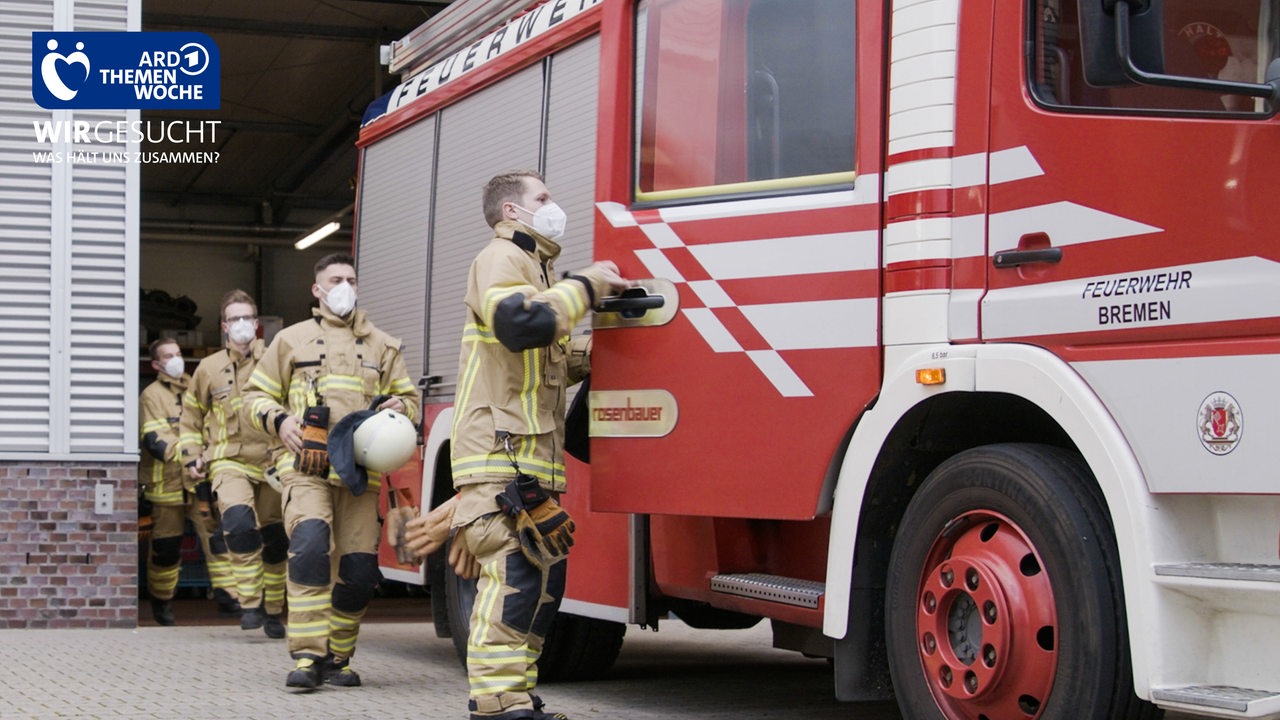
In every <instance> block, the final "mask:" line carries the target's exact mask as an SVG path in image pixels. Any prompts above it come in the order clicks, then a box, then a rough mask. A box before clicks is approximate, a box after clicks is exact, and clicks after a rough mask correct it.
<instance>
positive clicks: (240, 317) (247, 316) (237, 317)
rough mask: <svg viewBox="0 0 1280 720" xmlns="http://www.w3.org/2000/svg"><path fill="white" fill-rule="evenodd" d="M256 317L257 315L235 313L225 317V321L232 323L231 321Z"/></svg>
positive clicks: (255, 318) (254, 318)
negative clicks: (233, 315)
mask: <svg viewBox="0 0 1280 720" xmlns="http://www.w3.org/2000/svg"><path fill="white" fill-rule="evenodd" d="M257 319H258V316H257V315H237V316H236V317H229V318H227V319H226V321H225V322H229V323H233V322H239V321H241V320H257Z"/></svg>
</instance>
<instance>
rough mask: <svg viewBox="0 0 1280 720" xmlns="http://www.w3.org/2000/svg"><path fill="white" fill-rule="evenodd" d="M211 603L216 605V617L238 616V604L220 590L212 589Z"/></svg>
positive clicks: (227, 593) (229, 595)
mask: <svg viewBox="0 0 1280 720" xmlns="http://www.w3.org/2000/svg"><path fill="white" fill-rule="evenodd" d="M213 601H214V602H215V603H217V604H218V617H223V618H231V617H237V616H239V615H240V603H239V601H237V600H236V599H235V598H233V597H231V593H229V592H227V591H226V590H223V589H222V588H214V589H213Z"/></svg>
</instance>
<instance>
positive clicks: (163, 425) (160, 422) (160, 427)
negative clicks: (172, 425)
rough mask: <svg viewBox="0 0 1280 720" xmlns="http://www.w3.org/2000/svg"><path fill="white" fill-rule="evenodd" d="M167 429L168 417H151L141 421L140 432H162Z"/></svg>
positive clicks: (144, 433)
mask: <svg viewBox="0 0 1280 720" xmlns="http://www.w3.org/2000/svg"><path fill="white" fill-rule="evenodd" d="M168 429H169V418H152V419H150V420H147V421H146V422H144V423H142V434H143V435H146V434H147V433H149V432H155V433H158V432H164V431H165V430H168Z"/></svg>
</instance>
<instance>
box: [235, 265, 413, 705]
mask: <svg viewBox="0 0 1280 720" xmlns="http://www.w3.org/2000/svg"><path fill="white" fill-rule="evenodd" d="M311 292H312V294H313V295H314V296H315V297H316V298H317V299H318V300H319V301H320V304H319V307H318V308H316V309H314V310H313V311H312V315H313V317H312V318H311V319H310V320H305V321H303V322H300V323H297V324H294V325H291V326H289V327H287V328H285V329H284V330H282V331H281V332H280V333H279V334H277V335H276V337H275V339H273V340H272V342H271V345H270V346H269V347H268V348H267V351H266V353H265V354H264V355H263V357H262V359H261V360H260V361H259V362H258V366H257V368H256V369H255V370H254V372H253V375H252V376H251V377H250V379H249V382H248V384H246V385H245V387H244V391H245V406H246V408H247V410H246V412H247V413H248V414H249V416H250V419H251V421H252V422H253V424H254V425H255V426H257V427H259V428H261V429H264V430H266V431H267V432H268V433H269V434H271V435H274V436H276V437H277V438H279V440H280V444H279V445H278V446H277V447H276V448H275V450H274V460H275V465H276V470H277V472H278V473H279V474H280V478H281V482H282V484H283V487H284V492H283V494H284V521H285V529H286V530H287V531H288V534H289V561H288V594H289V620H288V644H289V654H290V655H291V656H292V657H293V659H294V660H295V661H296V664H295V667H294V669H293V670H292V671H291V672H290V673H289V675H288V677H287V678H286V680H285V684H286V686H288V687H291V688H296V689H299V690H303V691H307V690H312V689H314V688H315V687H317V686H318V685H319V684H320V683H321V682H322V681H323V682H325V683H328V684H331V685H338V686H346V687H351V686H357V685H360V682H361V681H360V676H359V675H357V674H356V673H355V671H354V670H352V669H351V667H350V661H351V656H352V655H353V654H354V653H355V649H356V638H357V636H358V634H359V631H360V620H361V618H363V617H364V613H365V610H366V609H367V608H368V606H369V601H370V600H371V599H372V598H373V591H374V588H375V586H376V585H377V582H378V578H379V575H378V558H377V550H378V536H379V527H378V490H379V487H380V485H381V482H380V476H379V475H378V473H376V472H372V471H371V470H361V471H358V472H354V473H344V474H346V475H347V477H346V478H344V477H343V476H342V475H340V474H339V472H338V470H337V468H335V467H334V466H333V464H332V463H331V462H330V446H329V439H330V438H329V436H330V434H331V433H333V432H334V431H335V430H337V429H338V428H337V426H338V424H339V423H340V421H342V420H343V419H344V418H345V417H346V416H347V415H349V414H352V413H356V412H360V411H365V410H367V409H369V408H370V405H371V404H373V405H374V409H375V410H381V409H390V410H394V411H396V412H398V413H400V414H402V415H404V416H405V417H406V418H408V420H409V421H416V420H417V418H418V413H419V400H418V393H417V389H416V388H415V387H414V385H413V382H412V381H411V380H410V379H409V373H408V370H407V369H406V367H405V363H404V358H403V356H402V355H401V353H400V341H399V340H398V339H395V338H393V337H391V336H389V335H387V334H386V333H384V332H382V331H381V330H379V329H378V328H376V327H374V325H373V323H371V322H370V321H369V318H368V317H367V316H366V315H365V313H364V311H362V310H356V309H355V304H356V272H355V260H354V258H352V257H351V256H350V255H347V254H344V253H335V254H332V255H327V256H325V257H324V258H321V259H320V261H319V262H317V263H316V267H315V284H314V285H312V288H311ZM379 396H382V397H379ZM375 399H377V400H378V402H376V403H373V401H374V400H375ZM335 569H336V571H337V572H336V577H335V575H334V570H335Z"/></svg>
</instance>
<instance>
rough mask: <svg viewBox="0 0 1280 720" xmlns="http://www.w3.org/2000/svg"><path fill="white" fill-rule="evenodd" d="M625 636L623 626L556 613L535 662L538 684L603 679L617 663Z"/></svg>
mask: <svg viewBox="0 0 1280 720" xmlns="http://www.w3.org/2000/svg"><path fill="white" fill-rule="evenodd" d="M626 634H627V626H626V624H624V623H620V622H611V621H608V620H600V619H598V618H589V617H583V616H581V615H570V614H568V613H562V612H561V613H556V617H555V619H554V620H552V622H551V631H550V632H549V633H547V642H546V645H545V646H543V648H542V657H540V658H539V659H538V680H540V681H542V682H571V681H574V680H599V679H600V678H602V677H605V676H606V675H608V674H609V671H610V670H612V669H613V662H614V661H615V660H617V659H618V653H619V652H620V651H621V650H622V638H623V636H625V635H626Z"/></svg>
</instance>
